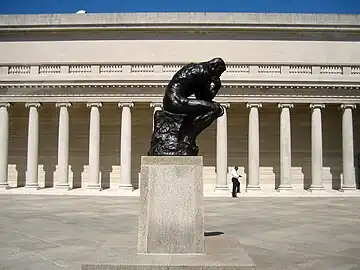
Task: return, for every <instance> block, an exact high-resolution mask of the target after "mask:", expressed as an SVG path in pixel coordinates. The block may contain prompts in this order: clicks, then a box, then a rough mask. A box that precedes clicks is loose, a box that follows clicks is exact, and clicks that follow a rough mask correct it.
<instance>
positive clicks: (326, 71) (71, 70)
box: [2, 62, 360, 80]
mask: <svg viewBox="0 0 360 270" xmlns="http://www.w3.org/2000/svg"><path fill="white" fill-rule="evenodd" d="M185 64H186V63H173V64H172V63H166V64H161V63H160V64H157V63H133V64H128V65H126V64H124V63H101V64H99V63H87V64H77V63H73V64H62V65H61V64H57V65H54V64H44V65H41V64H35V63H34V64H27V65H5V66H4V65H3V66H2V67H5V68H6V69H7V70H8V72H7V73H6V74H5V76H4V77H8V78H9V79H10V78H13V77H14V76H16V75H21V78H27V77H28V76H29V77H30V76H31V77H32V78H35V77H36V76H39V79H40V78H41V80H44V79H45V78H44V77H43V76H41V75H43V74H48V75H52V76H53V77H54V78H56V77H59V78H60V79H61V76H64V75H67V76H73V77H79V76H82V75H84V76H85V75H87V74H90V73H91V75H93V76H99V78H101V77H102V76H103V75H104V76H107V75H109V74H114V75H116V74H118V73H121V74H124V75H126V74H132V75H133V76H134V75H137V74H150V73H154V74H158V75H161V74H163V75H168V74H169V73H170V74H171V73H175V72H177V71H178V70H179V69H180V68H181V67H183V66H184V65H185ZM125 66H127V67H129V68H125ZM226 66H227V70H226V71H225V73H224V75H233V76H234V75H236V76H237V77H238V78H236V80H240V79H241V77H242V76H244V78H247V77H248V76H249V75H252V76H264V79H266V77H267V76H268V75H270V76H274V75H276V76H279V77H280V78H281V77H284V76H287V77H290V78H291V77H294V78H298V75H302V76H305V75H306V78H311V77H314V78H315V77H317V76H318V75H321V78H324V79H326V78H327V77H328V78H331V77H333V76H350V75H351V77H358V76H359V77H360V65H356V66H354V65H323V64H318V65H316V64H313V65H303V64H276V65H274V64H265V65H264V64H261V63H258V64H256V63H252V64H248V63H231V62H230V63H227V65H226ZM155 67H156V68H155ZM316 68H317V69H319V71H318V72H319V73H318V74H317V73H316V72H314V69H316ZM344 69H348V70H349V72H344ZM35 70H37V71H38V72H35ZM351 77H350V78H351ZM321 80H322V79H321Z"/></svg>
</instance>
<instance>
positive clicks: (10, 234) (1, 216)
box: [0, 195, 360, 270]
mask: <svg viewBox="0 0 360 270" xmlns="http://www.w3.org/2000/svg"><path fill="white" fill-rule="evenodd" d="M138 201H139V199H138V198H136V197H109V196H106V197H103V196H46V195H45V196H37V195H0V208H1V210H0V224H1V226H0V243H1V244H0V269H36V270H39V269H46V270H50V269H64V268H65V269H80V266H81V264H82V263H94V262H98V263H100V262H105V263H106V262H107V261H112V262H113V261H114V260H116V258H117V257H119V256H120V254H127V253H129V252H134V251H135V250H136V243H137V218H138V217H137V215H138V210H139V203H138ZM205 202H206V204H205V218H206V219H205V230H206V232H223V233H224V234H223V235H227V236H230V235H232V236H234V237H236V238H237V239H238V240H239V241H240V242H241V243H242V244H243V245H244V247H245V249H246V250H247V252H248V253H249V255H250V257H251V258H252V259H253V260H254V262H255V263H256V265H257V267H258V269H317V270H318V269H360V198H239V199H233V198H206V199H205ZM221 236H222V235H218V236H207V237H221Z"/></svg>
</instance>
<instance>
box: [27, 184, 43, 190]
mask: <svg viewBox="0 0 360 270" xmlns="http://www.w3.org/2000/svg"><path fill="white" fill-rule="evenodd" d="M25 188H29V189H40V187H39V184H38V183H30V184H25Z"/></svg>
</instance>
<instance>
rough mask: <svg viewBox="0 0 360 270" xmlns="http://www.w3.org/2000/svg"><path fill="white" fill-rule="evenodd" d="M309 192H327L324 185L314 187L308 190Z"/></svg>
mask: <svg viewBox="0 0 360 270" xmlns="http://www.w3.org/2000/svg"><path fill="white" fill-rule="evenodd" d="M308 191H309V192H322V191H325V188H324V186H323V185H312V186H310V187H309V189H308Z"/></svg>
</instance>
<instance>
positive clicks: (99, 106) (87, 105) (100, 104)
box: [86, 102, 102, 108]
mask: <svg viewBox="0 0 360 270" xmlns="http://www.w3.org/2000/svg"><path fill="white" fill-rule="evenodd" d="M86 107H88V108H91V107H98V108H101V107H102V102H88V103H86Z"/></svg>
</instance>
